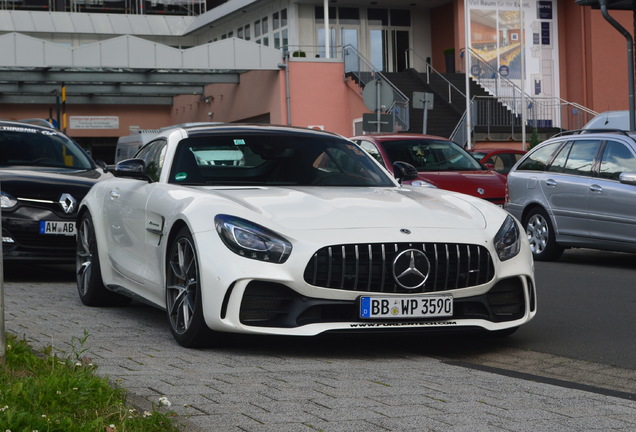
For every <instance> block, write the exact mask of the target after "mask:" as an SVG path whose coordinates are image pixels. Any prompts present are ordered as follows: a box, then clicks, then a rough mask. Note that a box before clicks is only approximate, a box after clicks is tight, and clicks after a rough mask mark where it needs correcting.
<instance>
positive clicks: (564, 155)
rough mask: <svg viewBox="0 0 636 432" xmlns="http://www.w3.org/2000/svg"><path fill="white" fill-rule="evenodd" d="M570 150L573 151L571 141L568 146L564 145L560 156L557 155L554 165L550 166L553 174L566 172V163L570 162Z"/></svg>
mask: <svg viewBox="0 0 636 432" xmlns="http://www.w3.org/2000/svg"><path fill="white" fill-rule="evenodd" d="M570 149H572V142H571V141H570V142H569V143H567V144H566V145H564V146H563V147H562V148H561V150H559V154H557V155H556V157H555V158H554V160H553V161H552V163H551V164H550V168H549V170H550V171H551V172H559V173H562V172H564V170H565V163H566V162H567V160H568V155H569V154H570Z"/></svg>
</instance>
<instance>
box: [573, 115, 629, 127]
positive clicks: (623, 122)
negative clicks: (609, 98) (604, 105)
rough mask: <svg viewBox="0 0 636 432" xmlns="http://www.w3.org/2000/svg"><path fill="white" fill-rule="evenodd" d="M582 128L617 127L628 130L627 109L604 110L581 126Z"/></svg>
mask: <svg viewBox="0 0 636 432" xmlns="http://www.w3.org/2000/svg"><path fill="white" fill-rule="evenodd" d="M583 129H619V130H623V131H628V130H629V129H630V127H629V111H605V112H602V113H600V114H598V115H596V116H594V118H593V119H592V120H590V121H589V122H587V123H586V124H585V126H583Z"/></svg>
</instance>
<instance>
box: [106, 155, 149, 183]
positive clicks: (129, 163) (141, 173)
mask: <svg viewBox="0 0 636 432" xmlns="http://www.w3.org/2000/svg"><path fill="white" fill-rule="evenodd" d="M113 175H114V176H115V177H125V178H133V179H139V180H146V181H147V182H148V183H152V179H151V178H150V176H148V174H146V162H145V161H144V160H143V159H126V160H123V161H121V162H119V163H117V164H116V165H115V169H114V170H113Z"/></svg>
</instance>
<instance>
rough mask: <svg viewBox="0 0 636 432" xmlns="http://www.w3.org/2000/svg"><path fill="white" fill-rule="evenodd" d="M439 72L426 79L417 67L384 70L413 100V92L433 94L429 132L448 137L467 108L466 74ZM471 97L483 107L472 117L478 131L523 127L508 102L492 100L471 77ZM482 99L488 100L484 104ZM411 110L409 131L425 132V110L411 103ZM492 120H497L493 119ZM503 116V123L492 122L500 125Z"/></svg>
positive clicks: (479, 132) (496, 131) (489, 131)
mask: <svg viewBox="0 0 636 432" xmlns="http://www.w3.org/2000/svg"><path fill="white" fill-rule="evenodd" d="M440 75H441V76H440ZM440 75H438V74H431V75H430V76H429V77H428V79H427V74H426V73H420V72H417V71H416V70H414V69H407V70H405V71H403V72H393V73H386V72H385V73H384V76H385V77H386V78H387V79H388V80H389V81H391V83H393V84H394V85H395V86H396V87H397V88H398V89H399V90H400V91H401V92H402V93H404V94H405V95H406V96H407V97H409V98H410V99H411V100H412V98H413V92H426V93H433V95H434V96H433V99H434V102H433V109H431V110H429V111H428V122H427V131H426V132H427V133H428V134H429V135H437V136H441V137H444V138H449V137H450V136H451V134H452V132H453V131H454V129H455V127H456V126H457V124H458V123H459V121H460V119H461V117H462V115H463V114H464V112H465V111H466V96H465V94H464V93H463V91H464V89H465V87H466V81H465V80H466V76H465V75H464V74H462V73H448V74H440ZM470 97H471V99H475V100H477V101H480V103H479V105H480V106H481V109H479V110H476V118H474V119H473V124H474V125H475V134H485V133H498V132H499V133H503V134H506V133H507V134H508V135H510V130H511V129H512V130H514V128H516V129H517V130H518V131H520V130H521V121H520V119H519V118H517V117H516V116H514V115H512V113H511V112H510V110H509V109H508V108H507V107H506V106H505V105H503V104H502V103H501V102H498V101H496V100H495V99H493V97H492V95H491V94H490V93H488V92H487V91H486V90H485V89H484V88H483V87H482V86H480V85H479V84H478V83H476V82H475V81H474V80H472V79H471V80H470ZM483 101H488V103H481V102H483ZM409 111H410V113H409V118H410V128H409V130H408V131H406V132H411V133H422V130H423V128H422V124H423V118H424V112H423V110H422V109H415V108H413V104H412V103H411V104H410V106H409ZM492 119H497V120H498V121H497V122H494V121H492ZM501 119H504V126H492V124H493V123H497V124H500V123H501ZM489 125H490V126H489ZM486 128H488V131H486Z"/></svg>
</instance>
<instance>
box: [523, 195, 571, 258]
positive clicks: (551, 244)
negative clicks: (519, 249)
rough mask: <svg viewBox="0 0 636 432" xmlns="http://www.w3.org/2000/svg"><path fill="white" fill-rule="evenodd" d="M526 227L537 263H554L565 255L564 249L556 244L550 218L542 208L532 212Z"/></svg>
mask: <svg viewBox="0 0 636 432" xmlns="http://www.w3.org/2000/svg"><path fill="white" fill-rule="evenodd" d="M524 226H525V227H526V233H527V235H528V241H529V242H530V250H531V251H532V255H533V256H534V259H535V260H537V261H554V260H557V259H558V258H559V257H560V256H561V255H562V254H563V247H562V246H559V245H558V244H557V242H556V236H555V232H554V228H553V226H552V222H550V217H549V216H548V214H547V213H546V211H545V210H543V209H542V208H540V207H537V208H534V209H532V210H530V212H529V213H528V215H527V216H526V218H525V222H524Z"/></svg>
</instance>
